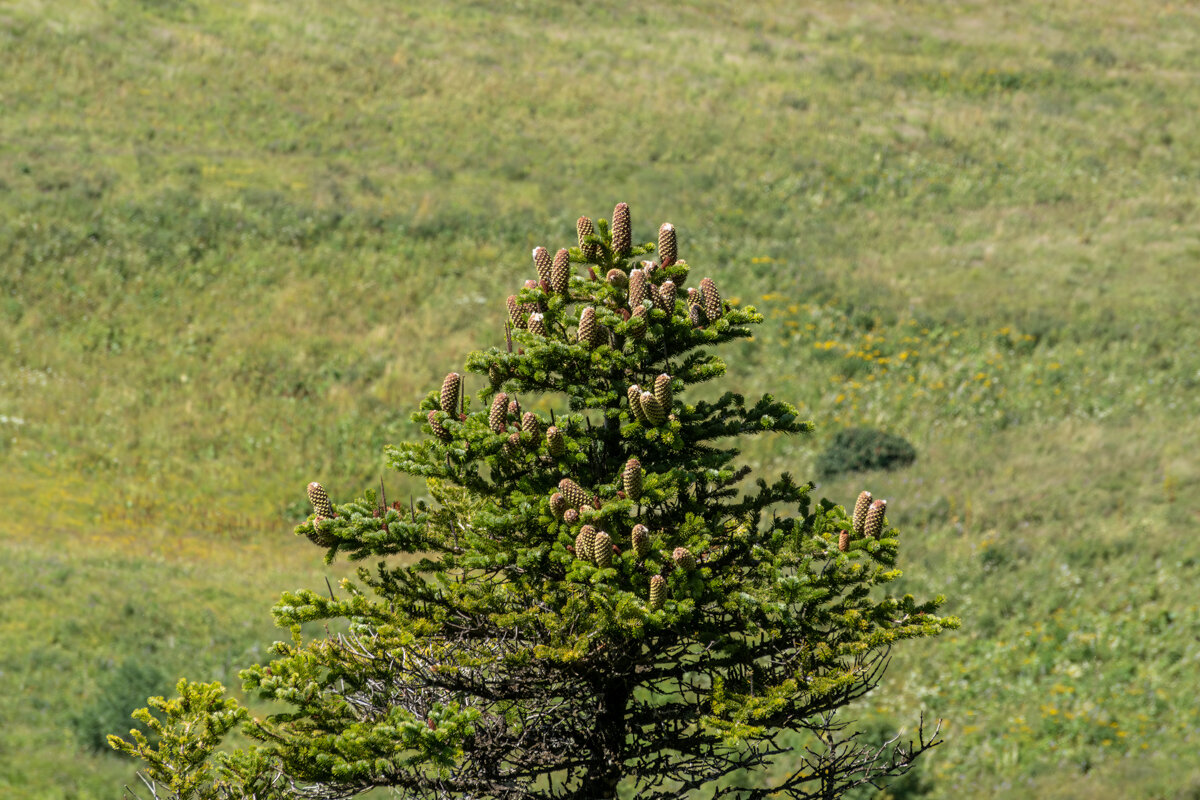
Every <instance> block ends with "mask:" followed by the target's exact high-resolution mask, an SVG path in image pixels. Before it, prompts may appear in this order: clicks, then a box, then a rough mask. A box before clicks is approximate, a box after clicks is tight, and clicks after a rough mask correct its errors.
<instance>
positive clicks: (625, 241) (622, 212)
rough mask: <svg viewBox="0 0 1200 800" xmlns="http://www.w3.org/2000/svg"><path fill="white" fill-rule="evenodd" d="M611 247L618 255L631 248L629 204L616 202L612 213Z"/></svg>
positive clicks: (631, 235)
mask: <svg viewBox="0 0 1200 800" xmlns="http://www.w3.org/2000/svg"><path fill="white" fill-rule="evenodd" d="M612 249H613V252H614V253H616V254H617V255H619V256H623V255H627V254H628V253H629V251H630V250H632V249H633V226H632V225H631V224H630V221H629V204H628V203H617V207H616V208H614V209H613V213H612Z"/></svg>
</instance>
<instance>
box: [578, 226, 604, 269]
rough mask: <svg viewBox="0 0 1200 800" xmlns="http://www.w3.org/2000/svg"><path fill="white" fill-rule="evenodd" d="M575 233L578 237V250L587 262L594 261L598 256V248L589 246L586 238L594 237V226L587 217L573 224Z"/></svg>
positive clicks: (592, 245) (593, 245) (597, 246)
mask: <svg viewBox="0 0 1200 800" xmlns="http://www.w3.org/2000/svg"><path fill="white" fill-rule="evenodd" d="M575 232H576V233H577V234H578V235H579V249H580V250H582V251H583V257H584V258H586V259H587V260H588V261H594V260H596V259H597V258H599V256H600V246H599V245H595V244H589V243H588V242H587V238H588V237H589V236H595V235H596V226H595V225H593V224H592V221H591V220H590V219H588V218H587V217H580V218H579V220H578V221H577V222H576V223H575Z"/></svg>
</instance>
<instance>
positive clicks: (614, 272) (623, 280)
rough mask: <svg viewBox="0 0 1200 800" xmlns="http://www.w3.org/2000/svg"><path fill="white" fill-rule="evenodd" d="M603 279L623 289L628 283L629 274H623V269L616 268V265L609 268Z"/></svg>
mask: <svg viewBox="0 0 1200 800" xmlns="http://www.w3.org/2000/svg"><path fill="white" fill-rule="evenodd" d="M604 279H605V280H606V281H608V282H609V284H610V285H611V286H615V287H617V288H618V289H624V288H625V287H626V286H628V285H629V276H628V275H626V274H625V270H623V269H617V268H616V267H613V268H612V269H610V270H609V271H608V274H607V275H605V276H604Z"/></svg>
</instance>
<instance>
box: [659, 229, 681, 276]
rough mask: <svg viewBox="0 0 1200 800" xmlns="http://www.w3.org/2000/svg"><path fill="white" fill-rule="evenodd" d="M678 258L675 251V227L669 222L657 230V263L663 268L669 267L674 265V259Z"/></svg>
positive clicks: (677, 253)
mask: <svg viewBox="0 0 1200 800" xmlns="http://www.w3.org/2000/svg"><path fill="white" fill-rule="evenodd" d="M678 256H679V252H678V250H676V243H675V226H674V225H672V224H671V223H669V222H664V223H663V224H662V227H660V228H659V229H658V263H660V264H662V265H663V266H664V267H669V266H671V265H672V264H674V263H675V259H676V258H677V257H678Z"/></svg>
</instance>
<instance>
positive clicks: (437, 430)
mask: <svg viewBox="0 0 1200 800" xmlns="http://www.w3.org/2000/svg"><path fill="white" fill-rule="evenodd" d="M426 419H427V420H428V421H429V427H430V428H433V435H434V436H436V437H437V438H439V439H441V440H442V441H443V442H448V441H450V439H451V436H450V431H448V430H446V426H445V425H443V424H442V421H441V420H440V419H438V412H436V411H430V412H429V416H428V417H426Z"/></svg>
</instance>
